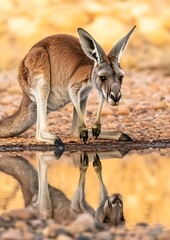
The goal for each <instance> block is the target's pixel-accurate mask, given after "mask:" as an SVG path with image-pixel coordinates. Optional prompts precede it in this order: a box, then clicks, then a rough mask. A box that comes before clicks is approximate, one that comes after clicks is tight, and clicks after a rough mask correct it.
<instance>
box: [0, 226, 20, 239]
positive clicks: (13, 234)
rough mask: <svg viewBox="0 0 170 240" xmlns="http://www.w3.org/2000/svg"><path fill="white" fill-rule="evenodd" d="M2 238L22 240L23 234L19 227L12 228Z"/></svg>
mask: <svg viewBox="0 0 170 240" xmlns="http://www.w3.org/2000/svg"><path fill="white" fill-rule="evenodd" d="M1 239H2V240H22V239H23V238H22V234H21V231H20V230H19V229H13V228H10V229H9V230H7V231H5V232H4V233H2V235H1Z"/></svg>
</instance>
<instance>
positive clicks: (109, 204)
mask: <svg viewBox="0 0 170 240" xmlns="http://www.w3.org/2000/svg"><path fill="white" fill-rule="evenodd" d="M95 220H96V222H97V223H100V224H105V225H107V226H110V227H111V226H117V225H119V224H124V223H125V219H124V216H123V201H122V196H121V194H119V193H116V194H112V195H111V196H110V197H108V198H107V199H106V200H105V201H104V202H103V203H102V204H101V206H100V207H99V208H97V210H96V219H95Z"/></svg>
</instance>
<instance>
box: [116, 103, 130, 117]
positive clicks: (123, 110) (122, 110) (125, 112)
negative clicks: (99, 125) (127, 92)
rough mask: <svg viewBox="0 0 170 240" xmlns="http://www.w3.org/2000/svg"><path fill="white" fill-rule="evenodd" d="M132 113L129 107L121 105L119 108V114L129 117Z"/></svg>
mask: <svg viewBox="0 0 170 240" xmlns="http://www.w3.org/2000/svg"><path fill="white" fill-rule="evenodd" d="M129 113H130V109H129V108H128V107H127V106H124V105H120V106H119V107H118V114H122V115H128V114H129Z"/></svg>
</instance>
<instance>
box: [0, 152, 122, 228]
mask: <svg viewBox="0 0 170 240" xmlns="http://www.w3.org/2000/svg"><path fill="white" fill-rule="evenodd" d="M51 158H52V155H51V154H46V153H37V161H38V172H37V171H36V170H35V168H34V167H33V166H32V165H31V164H30V163H29V162H28V161H27V160H26V159H25V158H23V157H21V156H5V157H3V159H2V160H1V159H0V171H3V172H4V173H6V174H9V175H12V176H13V177H14V178H15V179H16V180H17V181H18V182H19V184H20V185H21V190H22V192H23V197H24V201H25V207H27V208H29V209H30V210H31V211H32V212H33V213H34V214H35V215H36V216H37V217H38V218H43V219H47V218H54V220H55V221H56V222H57V223H62V224H67V223H69V222H70V221H72V220H74V219H75V218H76V217H77V215H78V214H81V213H84V212H87V213H89V214H91V215H92V216H93V217H94V219H95V221H96V223H100V224H105V225H107V226H112V225H118V224H123V223H124V222H125V219H124V216H123V201H122V196H121V194H119V193H116V194H112V195H111V196H109V195H108V192H107V189H106V187H105V185H104V182H103V178H102V165H101V161H100V159H99V156H98V155H97V154H96V155H95V156H94V160H93V168H94V170H95V172H96V174H97V177H98V180H99V185H100V203H99V207H98V208H97V209H96V211H95V210H94V209H93V208H92V207H91V206H90V205H89V204H88V203H87V202H86V200H85V178H86V172H87V169H88V166H89V158H88V155H87V154H86V153H83V154H81V156H80V165H79V170H80V176H79V181H78V185H77V189H76V191H75V193H74V196H73V198H72V200H69V199H68V198H67V197H66V195H65V194H64V193H63V192H62V191H61V190H60V189H57V188H54V187H52V186H50V185H49V184H48V181H47V168H48V161H49V160H51Z"/></svg>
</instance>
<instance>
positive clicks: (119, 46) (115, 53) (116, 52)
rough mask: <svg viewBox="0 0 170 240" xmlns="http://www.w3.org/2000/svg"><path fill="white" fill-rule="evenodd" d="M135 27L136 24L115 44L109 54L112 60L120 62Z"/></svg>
mask: <svg viewBox="0 0 170 240" xmlns="http://www.w3.org/2000/svg"><path fill="white" fill-rule="evenodd" d="M135 28H136V26H134V27H133V28H132V29H131V30H130V32H129V33H128V34H127V35H126V36H124V37H123V38H122V39H120V40H119V41H118V42H117V43H116V44H115V45H114V47H113V48H112V50H111V51H110V53H109V55H108V57H109V58H110V60H111V61H117V62H120V58H121V55H122V52H123V50H124V48H125V46H126V44H127V42H128V40H129V38H130V36H131V34H132V33H133V31H134V29H135Z"/></svg>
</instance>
